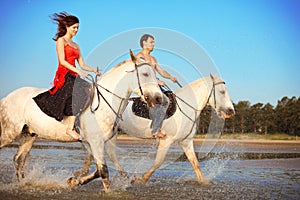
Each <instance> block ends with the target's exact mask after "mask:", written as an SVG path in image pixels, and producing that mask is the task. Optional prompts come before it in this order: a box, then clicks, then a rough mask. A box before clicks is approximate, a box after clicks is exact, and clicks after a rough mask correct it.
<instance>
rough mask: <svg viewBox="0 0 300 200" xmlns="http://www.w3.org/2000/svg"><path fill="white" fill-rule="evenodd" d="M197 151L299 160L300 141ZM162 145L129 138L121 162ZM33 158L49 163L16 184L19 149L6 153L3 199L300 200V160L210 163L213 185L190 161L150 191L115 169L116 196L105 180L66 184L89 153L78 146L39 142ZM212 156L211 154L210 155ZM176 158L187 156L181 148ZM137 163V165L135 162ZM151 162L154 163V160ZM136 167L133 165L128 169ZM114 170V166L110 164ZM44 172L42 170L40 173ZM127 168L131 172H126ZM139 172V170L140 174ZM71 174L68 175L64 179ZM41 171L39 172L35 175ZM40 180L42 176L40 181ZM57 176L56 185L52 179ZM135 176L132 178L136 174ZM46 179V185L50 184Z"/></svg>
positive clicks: (218, 144) (159, 175) (2, 154)
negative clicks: (203, 182)
mask: <svg viewBox="0 0 300 200" xmlns="http://www.w3.org/2000/svg"><path fill="white" fill-rule="evenodd" d="M194 143H195V151H196V152H199V151H200V150H202V149H201V147H203V145H208V146H212V145H214V148H213V149H212V152H214V153H215V155H218V154H221V153H235V154H237V153H244V154H249V153H253V154H255V155H256V154H268V153H270V154H272V153H277V154H285V155H288V154H293V155H296V154H297V155H298V154H299V153H300V141H268V140H217V141H216V140H203V139H195V140H194ZM156 144H157V141H156V140H154V139H153V140H141V139H136V138H131V137H127V136H120V137H119V138H118V146H119V147H120V148H121V149H122V150H124V149H125V151H124V152H120V154H119V157H120V159H121V161H122V159H123V160H124V161H125V162H124V163H125V165H129V168H130V165H133V166H134V165H135V162H142V161H141V158H142V156H145V155H146V156H147V155H148V154H149V152H148V151H149V149H150V150H153V149H154V150H155V145H156ZM35 145H36V146H34V147H33V149H32V152H31V156H30V159H29V161H30V163H31V164H30V165H31V166H32V165H34V162H37V163H40V162H45V163H46V166H38V167H33V169H31V171H30V173H31V174H34V175H33V177H29V178H28V179H27V180H26V181H25V183H22V184H19V183H18V182H17V181H16V177H15V174H14V169H13V165H12V157H13V155H14V153H15V152H16V146H15V145H12V146H11V147H9V148H7V149H6V148H4V149H2V150H0V163H1V164H0V199H1V200H2V199H3V200H6V199H7V200H11V199H21V200H23V199H46V200H48V199H49V200H50V199H57V200H62V199H72V200H75V199H92V200H93V199H173V200H179V199H231V200H232V199H297V200H298V199H299V197H300V158H299V157H298V158H297V157H296V158H287V159H277V158H274V159H259V158H253V159H242V160H240V159H232V158H229V159H228V158H227V159H225V160H224V158H217V159H214V158H210V159H207V160H204V161H201V162H200V166H201V168H202V169H203V173H204V175H205V176H211V178H210V179H211V185H209V186H203V185H199V184H198V182H197V180H196V178H195V175H194V172H193V170H192V168H191V166H190V164H189V163H188V162H187V161H174V160H173V161H172V162H170V163H171V164H167V165H165V166H163V167H161V168H160V169H159V170H157V171H156V172H155V173H154V174H153V177H151V179H150V180H149V182H148V183H147V184H146V185H131V184H130V180H127V179H124V178H122V177H120V176H119V175H118V174H117V173H115V171H114V169H110V171H111V172H110V177H111V181H112V192H110V193H104V192H103V191H102V188H103V187H102V183H101V179H98V180H95V181H92V182H91V183H89V184H86V185H83V186H78V187H75V188H69V187H67V186H66V184H65V180H66V179H67V178H68V176H69V174H70V173H72V172H74V170H76V169H78V167H80V163H82V162H83V159H84V155H85V154H84V152H83V150H82V149H81V147H80V145H79V144H78V143H73V144H72V145H70V146H69V144H66V143H55V142H44V141H38V142H37V143H36V144H35ZM205 150H206V149H205ZM170 153H171V155H176V156H178V155H181V154H182V150H181V148H180V147H179V146H178V145H177V146H176V144H175V147H174V148H173V149H172V147H171V152H170ZM131 159H132V160H131ZM150 160H153V158H152V157H151V159H150ZM128 162H131V163H128ZM109 166H110V167H111V163H109ZM39 167H40V168H39ZM125 167H126V166H125ZM138 167H139V166H137V168H138ZM62 169H63V170H65V169H66V170H67V175H65V174H62V175H61V174H60V173H61V171H62ZM35 170H36V171H35ZM36 174H38V175H36ZM52 176H55V178H54V179H55V181H54V182H51V181H49V179H51V178H52ZM131 176H132V174H131ZM44 179H45V180H44Z"/></svg>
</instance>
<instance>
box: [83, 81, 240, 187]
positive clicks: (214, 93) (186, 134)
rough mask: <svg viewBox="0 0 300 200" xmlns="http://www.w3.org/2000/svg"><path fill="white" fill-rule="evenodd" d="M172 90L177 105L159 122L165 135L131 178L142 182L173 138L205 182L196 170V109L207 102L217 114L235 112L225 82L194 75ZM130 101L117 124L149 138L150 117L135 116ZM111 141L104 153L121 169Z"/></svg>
mask: <svg viewBox="0 0 300 200" xmlns="http://www.w3.org/2000/svg"><path fill="white" fill-rule="evenodd" d="M174 94H175V96H176V99H177V109H176V111H175V113H174V115H172V116H171V117H170V118H167V119H165V120H164V122H163V126H162V130H163V131H165V132H166V134H167V136H166V137H165V138H163V139H160V140H159V145H158V149H157V154H156V158H155V161H154V164H153V166H152V167H151V168H150V169H149V170H148V171H147V172H146V173H144V174H143V176H142V178H141V179H137V180H134V181H137V182H140V183H146V182H147V181H148V180H149V178H150V177H151V175H152V174H153V173H154V171H155V170H156V169H158V168H159V167H160V166H161V165H162V163H163V161H164V159H165V156H166V153H167V151H168V149H169V147H170V145H171V144H172V143H174V142H176V143H179V144H180V146H181V147H182V148H183V150H184V152H185V154H186V156H187V158H188V160H189V161H190V163H191V165H192V167H193V169H194V171H195V173H196V176H197V179H198V182H199V183H200V184H203V183H207V181H206V180H205V179H204V176H203V174H202V172H201V170H200V167H199V163H198V160H197V157H196V154H195V151H194V145H193V137H194V135H195V133H196V125H195V123H196V119H198V117H199V115H200V112H201V111H202V109H203V108H204V106H205V105H206V104H207V103H209V104H210V106H211V107H212V108H213V109H215V111H216V113H217V115H218V117H220V118H230V117H232V116H233V115H234V114H235V111H234V107H233V104H232V101H231V100H230V97H229V95H228V92H227V89H226V86H225V82H224V81H223V80H222V79H221V78H220V77H219V76H218V75H217V76H215V77H213V76H212V75H210V77H205V78H201V79H198V80H196V81H194V82H192V83H190V84H188V85H187V86H185V87H183V88H180V89H178V90H177V91H176V92H175V93H174ZM132 104H133V103H132V102H130V103H129V105H128V106H127V108H126V109H125V111H124V113H123V121H120V124H119V127H120V128H121V130H122V131H123V132H125V133H127V134H128V135H131V136H134V137H137V138H152V134H151V129H150V124H151V121H150V120H149V119H146V118H142V117H138V116H136V115H135V114H134V113H133V112H132ZM115 141H116V139H115V138H113V140H111V141H110V142H109V143H108V144H109V148H108V150H107V153H108V155H109V157H110V158H111V160H112V161H113V162H114V165H115V166H116V167H117V168H118V169H119V171H122V170H123V169H122V167H121V166H120V164H119V163H118V160H117V157H116V153H115V148H116V144H115ZM87 157H90V156H87ZM90 158H91V157H90Z"/></svg>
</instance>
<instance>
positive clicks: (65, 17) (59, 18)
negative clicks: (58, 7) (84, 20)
mask: <svg viewBox="0 0 300 200" xmlns="http://www.w3.org/2000/svg"><path fill="white" fill-rule="evenodd" d="M50 18H51V19H52V20H53V21H54V22H55V23H56V24H57V32H56V34H55V37H54V38H52V39H53V40H54V41H57V39H58V38H60V37H62V36H64V35H65V34H66V33H67V27H69V26H72V25H73V24H76V23H79V19H78V18H77V17H76V16H73V15H70V14H68V13H67V12H60V13H54V14H53V15H51V16H50Z"/></svg>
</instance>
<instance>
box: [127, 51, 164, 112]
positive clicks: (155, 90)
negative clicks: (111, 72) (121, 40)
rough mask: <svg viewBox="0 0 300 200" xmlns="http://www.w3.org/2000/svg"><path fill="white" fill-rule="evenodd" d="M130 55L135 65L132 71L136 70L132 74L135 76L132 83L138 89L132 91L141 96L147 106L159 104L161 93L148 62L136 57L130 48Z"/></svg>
mask: <svg viewBox="0 0 300 200" xmlns="http://www.w3.org/2000/svg"><path fill="white" fill-rule="evenodd" d="M130 57H131V60H132V62H133V63H134V67H135V69H134V70H133V71H132V72H136V75H134V76H135V77H136V78H137V80H136V81H134V82H133V84H134V88H138V89H135V90H134V92H135V93H136V94H138V95H139V96H141V99H142V100H143V101H144V102H146V103H147V105H148V106H149V107H153V106H154V105H155V104H161V103H162V95H163V94H162V92H161V90H160V89H159V87H158V82H157V78H156V76H155V73H154V70H153V68H152V67H151V65H150V64H148V63H145V62H144V61H142V60H141V59H139V58H138V57H136V56H135V55H134V54H133V53H132V51H131V50H130Z"/></svg>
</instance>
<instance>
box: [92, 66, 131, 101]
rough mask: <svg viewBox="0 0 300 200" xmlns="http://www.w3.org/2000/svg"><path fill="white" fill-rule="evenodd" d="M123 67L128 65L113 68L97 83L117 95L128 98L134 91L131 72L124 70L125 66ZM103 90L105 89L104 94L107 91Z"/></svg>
mask: <svg viewBox="0 0 300 200" xmlns="http://www.w3.org/2000/svg"><path fill="white" fill-rule="evenodd" d="M125 64H126V63H125ZM122 67H126V66H119V67H114V68H112V69H111V70H109V71H108V72H107V73H105V74H104V75H103V76H102V77H101V79H99V80H98V82H97V83H98V84H99V85H101V86H102V87H104V88H106V89H107V90H109V91H111V92H112V93H114V94H115V95H116V96H119V97H122V98H128V97H129V96H130V94H131V93H132V88H131V85H130V80H131V74H130V73H127V72H124V71H125V70H124V68H123V69H122ZM101 91H103V94H106V93H107V92H106V91H104V89H102V90H101ZM105 96H106V95H105Z"/></svg>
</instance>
